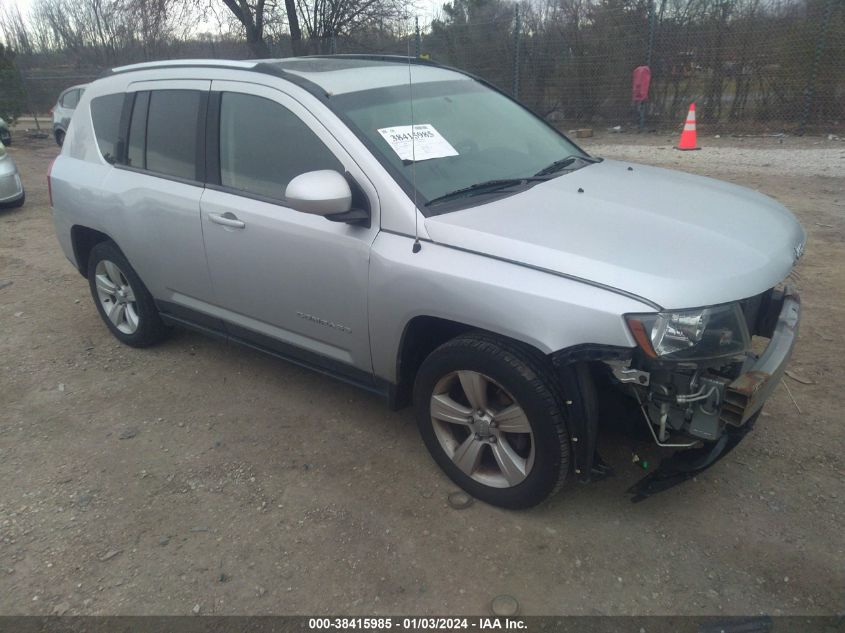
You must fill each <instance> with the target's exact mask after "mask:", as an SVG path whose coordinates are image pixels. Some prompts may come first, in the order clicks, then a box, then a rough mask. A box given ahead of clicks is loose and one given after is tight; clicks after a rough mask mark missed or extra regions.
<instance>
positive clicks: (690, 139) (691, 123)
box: [675, 103, 701, 150]
mask: <svg viewBox="0 0 845 633" xmlns="http://www.w3.org/2000/svg"><path fill="white" fill-rule="evenodd" d="M696 142H697V141H696V136H695V104H694V103H691V104H689V114H687V122H686V123H684V131H683V132H681V140H680V141H678V144H677V146H675V149H681V150H691V149H701V148H700V147H698V146H697V145H696Z"/></svg>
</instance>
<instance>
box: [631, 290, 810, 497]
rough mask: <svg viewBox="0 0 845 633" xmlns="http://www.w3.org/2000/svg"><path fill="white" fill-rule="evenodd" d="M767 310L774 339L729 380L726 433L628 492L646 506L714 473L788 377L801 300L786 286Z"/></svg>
mask: <svg viewBox="0 0 845 633" xmlns="http://www.w3.org/2000/svg"><path fill="white" fill-rule="evenodd" d="M768 311H769V313H770V314H769V317H768V318H767V319H766V318H764V321H768V322H769V324H770V325H769V327H768V328H767V329H770V331H771V336H770V341H769V344H768V345H767V347H766V349H765V350H764V351H763V353H762V354H760V356H759V357H755V356H753V355H749V358H748V359H747V360H746V362H745V364H744V365H743V367H742V370H741V373H740V374H739V376H737V377H736V378H735V379H733V380H731V381H728V380H727V379H725V380H724V382H725V384H724V386H723V392H722V394H723V395H722V399H721V400H722V401H721V403H720V404H721V406H720V408H719V410H718V421H719V427H720V429H721V432H720V434H719V435H718V437H717V438H716V439H715V441H712V442H706V443H704V444H703V445H701V446H697V447H695V448H688V449H685V450H681V451H678V452H676V453H675V454H673V455H672V456H670V457H669V458H667V459H664V460H663V461H662V462H661V464H660V466H659V467H658V468H657V469H656V470H655V471H654V472H652V473H651V474H649V475H648V476H646V477H645V478H644V479H642V480H641V481H639V482H637V483H636V484H635V485H634V486H632V487H631V488H630V489H629V490H628V492H629V493H630V494H632V495H634V497H633V499H632V500H633V501H641V500H643V499H645V498H646V497H648V496H650V495H652V494H655V493H656V492H660V491H663V490H666V489H667V488H670V487H672V486H675V485H677V484H679V483H681V482H683V481H686V480H687V479H690V478H692V477H694V476H695V475H696V474H698V473H700V472H701V471H703V470H705V469H707V468H709V467H710V466H712V465H713V464H715V463H716V462H717V461H719V460H720V459H721V458H722V457H724V456H725V455H727V454H728V453H729V452H730V451H731V450H733V448H734V447H735V446H736V445H737V444H739V442H740V441H741V440H742V439H743V438H744V437H745V435H747V434H748V432H749V431H750V430H751V429H752V428H753V426H754V422H755V421H756V419H757V416H758V415H759V413H760V410H761V409H762V407H763V404H764V403H765V401H766V400H767V399H768V398H769V396H770V395H771V394H772V392H773V391H774V389H775V387H777V385H778V383H779V382H780V380H781V378H782V377H783V374H784V372H785V371H786V366H787V364H788V363H789V359H790V357H791V355H792V350H793V348H794V347H795V341H796V339H797V337H798V324H799V322H800V318H801V301H800V298H799V296H798V294H797V293H796V292H795V291H794V290H793V289H792V288H790V287H787V288H786V289H784V290H782V291H779V292H778V294H777V295H776V296H774V297H772V298H771V299H770V301H769V306H768ZM775 315H776V317H775ZM766 333H767V334H768V333H769V332H766ZM661 439H662V438H661ZM658 443H660V442H658Z"/></svg>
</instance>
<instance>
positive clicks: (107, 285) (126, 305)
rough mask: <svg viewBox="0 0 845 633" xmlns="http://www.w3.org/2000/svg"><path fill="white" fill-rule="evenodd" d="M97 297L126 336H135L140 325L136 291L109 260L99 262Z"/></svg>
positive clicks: (113, 322)
mask: <svg viewBox="0 0 845 633" xmlns="http://www.w3.org/2000/svg"><path fill="white" fill-rule="evenodd" d="M94 278H95V281H96V284H97V297H98V298H99V299H100V305H101V306H102V307H103V311H104V312H105V313H106V316H107V317H108V318H109V320H110V321H111V322H112V324H113V325H114V326H115V327H116V328H117V329H118V330H120V331H121V332H123V333H124V334H134V333H135V332H136V331H137V329H138V325H139V323H140V319H139V317H138V307H137V305H136V300H135V291H134V290H133V289H132V286H131V285H129V280H128V279H127V278H126V275H125V274H124V273H123V271H122V270H121V269H120V268H119V267H118V265H117V264H115V263H114V262H111V261H109V260H107V259H102V260H100V261H99V262H97V268H96V269H95V271H94Z"/></svg>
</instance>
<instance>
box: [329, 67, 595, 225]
mask: <svg viewBox="0 0 845 633" xmlns="http://www.w3.org/2000/svg"><path fill="white" fill-rule="evenodd" d="M413 96H414V99H413V109H414V127H415V141H414V145H415V147H414V150H415V155H416V158H417V161H416V187H417V192H418V194H419V197H420V199H419V200H418V202H419V204H420V205H421V206H422V205H425V204H426V203H427V202H429V201H435V202H434V203H433V204H432V206H431V207H430V208H429V209H427V210H424V211H425V212H427V213H432V212H433V213H439V212H442V211H446V210H448V209H440V208H436V205H437V200H438V199H440V198H444V196H446V197H448V195H447V194H450V193H453V192H456V191H460V190H462V189H466V188H468V187H472V186H473V185H477V184H479V183H486V182H489V181H501V180H512V179H523V178H531V177H533V176H534V175H535V174H536V173H537V172H539V171H541V170H543V169H545V168H547V167H548V166H549V165H551V164H552V163H554V162H555V161H559V160H560V159H562V158H565V157H568V156H584V153H583V152H582V151H581V150H579V149H578V148H577V147H576V146H575V145H573V144H572V143H571V142H569V141H568V140H567V139H566V138H564V137H563V136H562V135H561V134H559V133H558V132H556V131H555V130H554V129H552V128H551V127H549V126H548V125H547V124H546V123H545V122H543V121H542V120H541V119H539V118H538V117H536V116H535V115H534V114H532V113H531V112H529V111H528V110H526V109H525V108H523V107H522V106H520V105H519V104H517V103H516V102H514V101H512V100H511V99H509V98H507V97H505V96H504V95H502V94H500V93H498V92H496V91H495V90H491V89H490V88H488V87H486V86H485V85H484V84H482V83H480V82H477V81H473V80H469V79H459V80H454V81H441V82H430V83H422V84H414V86H413ZM332 106H333V107H334V109H335V110H336V111H339V112H340V113H341V114H343V115H345V116H346V118H347V119H348V122H349V123H350V124H351V126H352V127H353V128H357V129H356V130H355V131H356V132H357V133H358V134H359V135H360V136H362V137H364V138H365V139H366V140H367V141H369V145H370V147H371V148H372V149H373V150H374V151H375V152H376V154H377V156H378V158H379V159H380V160H381V161H382V163H383V164H385V165H387V166H388V168H389V169H390V171H391V172H392V173H393V174H394V177H396V178H397V180H399V181H400V184H401V185H403V186H404V187H405V189H406V190H412V188H413V181H414V177H413V174H412V165H413V161H412V160H410V158H411V147H410V136H409V133H410V128H409V127H405V126H410V123H411V103H410V96H409V89H408V86H407V85H403V86H391V87H388V88H377V89H373V90H364V91H360V92H353V93H349V94H343V95H337V96H335V97H332ZM535 182H536V181H525V183H524V184H525V185H526V186H530V185H531V184H534V183H535ZM485 192H486V191H485ZM507 192H513V189H512V188H501V187H499V188H493V190H492V191H490V192H489V193H490V194H491V195H504V194H505V193H507ZM444 199H445V198H444ZM452 208H454V207H452Z"/></svg>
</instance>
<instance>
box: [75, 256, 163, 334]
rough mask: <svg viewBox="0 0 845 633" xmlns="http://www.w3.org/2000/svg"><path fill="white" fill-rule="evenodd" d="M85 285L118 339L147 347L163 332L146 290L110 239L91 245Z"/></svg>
mask: <svg viewBox="0 0 845 633" xmlns="http://www.w3.org/2000/svg"><path fill="white" fill-rule="evenodd" d="M88 285H89V287H90V288H91V296H92V297H93V298H94V305H96V306H97V311H98V312H99V313H100V316H101V317H102V319H103V322H104V323H105V324H106V326H107V327H108V328H109V330H110V331H111V333H112V334H114V336H115V338H117V339H118V340H119V341H120V342H121V343H125V344H126V345H131V346H132V347H149V346H150V345H154V344H156V343H158V342H159V341H161V340H163V339H164V338H165V337H166V336H167V332H168V329H167V326H165V325H164V323H163V322H162V320H161V317H160V316H159V313H158V309H157V308H156V305H155V301H154V300H153V297H152V295H151V294H150V291H149V290H147V287H146V286H145V285H144V283H143V282H142V281H141V278H140V277H138V273H136V272H135V270H134V269H133V268H132V266H131V265H130V264H129V261H128V260H127V259H126V257H125V256H124V255H123V253H122V252H121V251H120V249H119V248H118V247H117V244H115V243H114V242H112V241H110V240H107V241H105V242H100V243H99V244H97V245H95V246H94V248H92V249H91V254H90V256H89V257H88Z"/></svg>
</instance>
